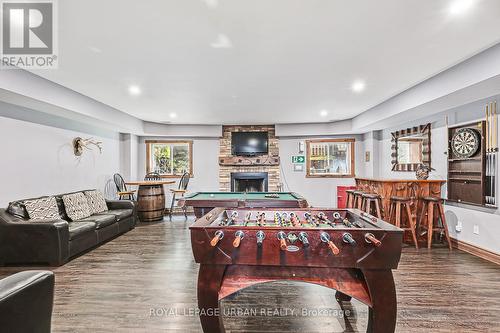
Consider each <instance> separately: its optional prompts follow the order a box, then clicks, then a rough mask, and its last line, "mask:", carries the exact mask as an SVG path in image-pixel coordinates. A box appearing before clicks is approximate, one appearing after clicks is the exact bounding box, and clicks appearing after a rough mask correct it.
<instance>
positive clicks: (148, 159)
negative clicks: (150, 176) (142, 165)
mask: <svg viewBox="0 0 500 333" xmlns="http://www.w3.org/2000/svg"><path fill="white" fill-rule="evenodd" d="M144 143H145V144H146V173H150V172H153V170H151V157H152V156H151V146H152V145H153V144H167V145H168V144H170V145H175V144H187V146H188V156H189V170H188V172H189V175H190V178H193V177H194V174H193V141H192V140H146V141H144ZM160 177H161V178H181V177H182V175H165V174H163V175H161V174H160Z"/></svg>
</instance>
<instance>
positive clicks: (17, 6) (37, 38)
mask: <svg viewBox="0 0 500 333" xmlns="http://www.w3.org/2000/svg"><path fill="white" fill-rule="evenodd" d="M55 19H56V15H55V3H54V2H53V1H50V2H47V1H38V2H33V1H32V2H19V1H17V2H14V1H2V62H1V67H2V69H5V68H15V67H17V68H25V69H32V68H44V69H47V68H56V67H57V55H56V54H55V50H56V47H55V46H56V43H55V42H56V38H55V31H56V29H55V28H56V27H55V22H56V20H55Z"/></svg>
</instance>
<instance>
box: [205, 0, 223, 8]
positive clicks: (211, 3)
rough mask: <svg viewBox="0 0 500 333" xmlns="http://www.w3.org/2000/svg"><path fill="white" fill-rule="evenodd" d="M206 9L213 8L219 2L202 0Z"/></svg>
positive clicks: (217, 0) (216, 0)
mask: <svg viewBox="0 0 500 333" xmlns="http://www.w3.org/2000/svg"><path fill="white" fill-rule="evenodd" d="M202 1H203V2H204V3H205V4H206V5H207V6H208V7H210V8H215V7H217V6H218V5H219V0H202Z"/></svg>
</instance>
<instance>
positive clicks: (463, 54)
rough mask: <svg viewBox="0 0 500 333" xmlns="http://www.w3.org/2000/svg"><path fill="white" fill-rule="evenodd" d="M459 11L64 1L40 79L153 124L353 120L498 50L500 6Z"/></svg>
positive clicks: (261, 1) (329, 0)
mask: <svg viewBox="0 0 500 333" xmlns="http://www.w3.org/2000/svg"><path fill="white" fill-rule="evenodd" d="M454 1H457V0H453V1H452V0H405V1H401V0H377V1H371V0H366V1H361V0H350V1H345V0H246V1H245V0H218V1H216V0H168V1H167V0H148V1H137V0H134V1H130V0H106V1H102V0H101V1H98V0H64V1H59V2H58V3H59V12H60V13H59V61H60V62H59V69H58V70H46V71H34V73H36V74H38V75H40V76H42V77H44V78H47V79H49V80H52V81H54V82H57V83H59V84H61V85H63V86H66V87H68V88H71V89H73V90H75V91H77V92H80V93H82V94H84V95H87V96H89V97H92V98H94V99H96V100H98V101H101V102H103V103H105V104H108V105H110V106H112V107H115V108H117V109H119V110H121V111H124V112H126V113H129V114H131V115H133V116H136V117H138V118H140V119H143V120H147V121H154V122H172V123H182V124H235V123H237V124H245V123H252V124H253V123H309V122H319V121H331V120H339V119H346V118H352V117H354V116H356V115H358V114H360V113H362V112H363V111H366V110H367V109H369V108H370V107H373V106H375V105H377V104H379V103H381V102H383V101H384V100H386V99H388V98H390V97H392V96H394V95H396V94H398V93H400V92H402V91H404V90H406V89H408V88H410V87H411V86H413V85H415V84H417V83H419V82H422V81H423V80H425V79H427V78H429V77H431V76H433V75H435V74H437V73H439V72H441V71H443V70H445V69H447V68H449V67H450V66H453V65H455V64H457V63H459V62H461V61H463V60H464V59H467V58H469V57H471V56H472V55H474V54H476V53H478V52H480V51H482V50H484V49H486V48H488V47H490V46H492V45H494V44H496V43H498V42H500V19H499V17H500V1H498V0H476V1H475V5H474V6H473V7H472V8H471V10H469V11H467V12H465V13H463V14H462V15H455V16H453V15H451V14H450V11H449V8H450V5H451V4H452V3H453V2H454ZM469 1H471V0H469ZM472 1H473V0H472ZM213 46H216V47H213ZM217 46H219V47H217ZM220 46H222V47H220ZM357 79H362V80H365V81H366V90H365V91H364V92H362V93H359V94H357V93H354V92H353V91H352V90H351V85H352V83H353V81H355V80H357ZM130 85H138V86H140V88H141V90H142V94H141V95H140V96H131V95H130V94H129V93H128V87H129V86H130ZM321 110H328V115H327V116H326V117H321V116H320V112H321ZM171 113H175V114H176V115H177V117H176V118H175V119H172V118H171V117H170V114H171Z"/></svg>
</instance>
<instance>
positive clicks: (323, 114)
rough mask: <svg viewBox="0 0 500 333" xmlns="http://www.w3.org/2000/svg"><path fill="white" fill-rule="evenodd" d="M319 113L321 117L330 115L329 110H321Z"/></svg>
mask: <svg viewBox="0 0 500 333" xmlns="http://www.w3.org/2000/svg"><path fill="white" fill-rule="evenodd" d="M319 115H320V116H321V117H326V116H328V111H327V110H321V111H320V113H319Z"/></svg>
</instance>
